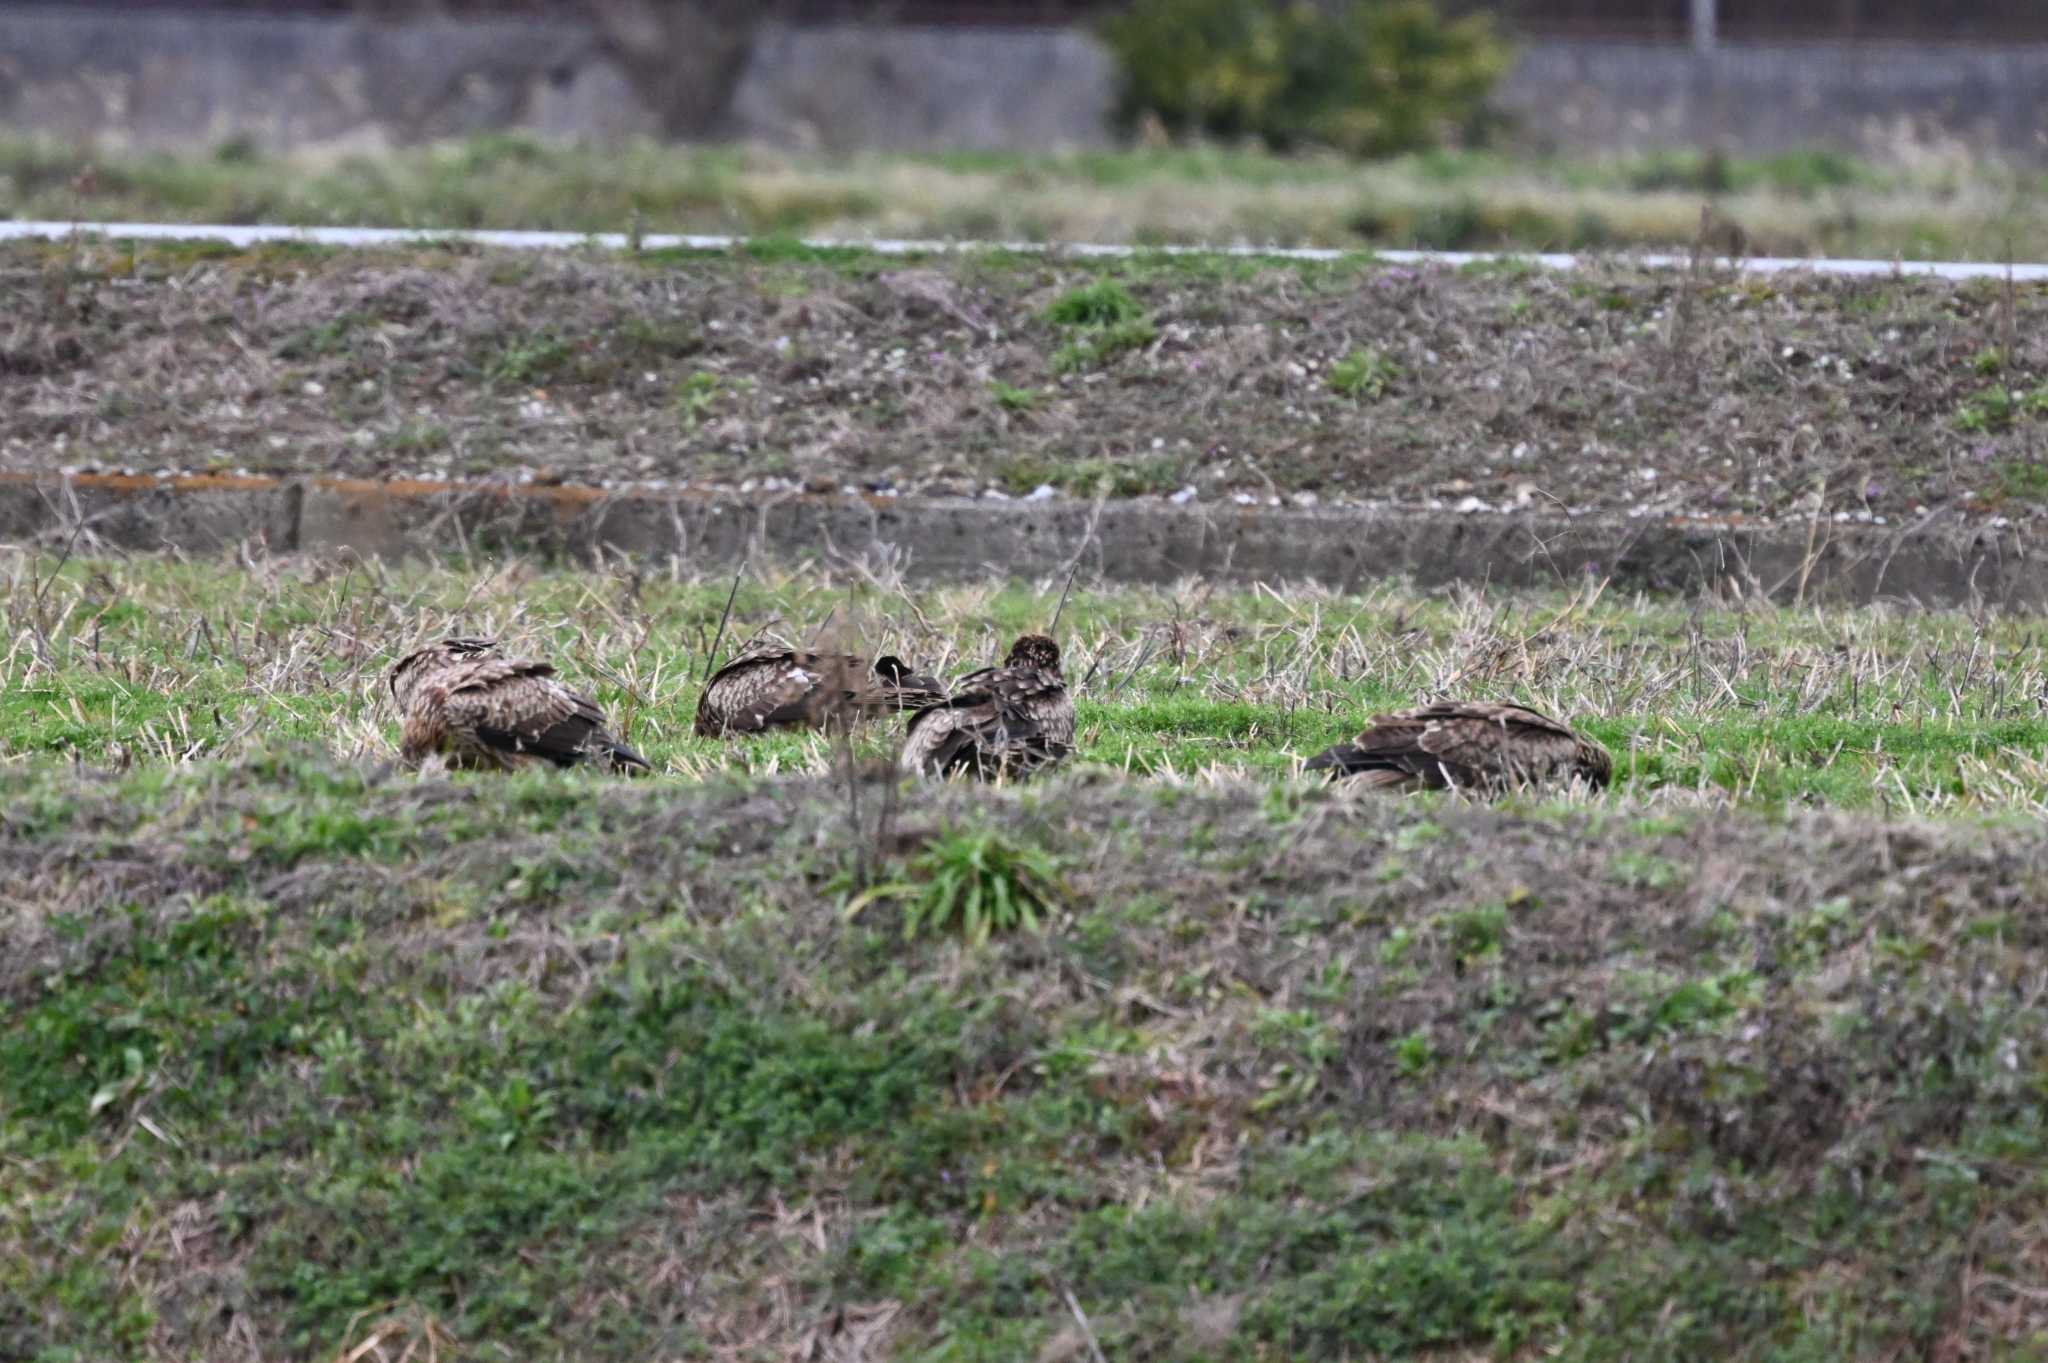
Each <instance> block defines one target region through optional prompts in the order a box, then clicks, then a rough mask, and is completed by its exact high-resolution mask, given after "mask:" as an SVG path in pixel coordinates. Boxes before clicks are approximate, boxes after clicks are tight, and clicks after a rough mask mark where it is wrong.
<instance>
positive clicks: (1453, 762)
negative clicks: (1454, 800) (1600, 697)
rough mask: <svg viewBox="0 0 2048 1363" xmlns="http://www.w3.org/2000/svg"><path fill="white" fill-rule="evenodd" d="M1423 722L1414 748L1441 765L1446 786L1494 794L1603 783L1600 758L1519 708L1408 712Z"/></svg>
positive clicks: (1452, 706) (1473, 705)
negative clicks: (1579, 781)
mask: <svg viewBox="0 0 2048 1363" xmlns="http://www.w3.org/2000/svg"><path fill="white" fill-rule="evenodd" d="M1408 714H1409V715H1410V716H1413V717H1416V718H1420V719H1421V720H1423V722H1424V728H1423V733H1422V737H1421V739H1420V746H1421V747H1422V749H1423V751H1425V752H1428V753H1431V754H1433V755H1435V756H1436V757H1437V758H1438V759H1439V761H1441V762H1442V763H1443V765H1444V769H1445V774H1446V775H1447V776H1448V777H1449V778H1450V780H1451V781H1452V783H1454V784H1458V785H1465V786H1475V787H1478V788H1481V789H1488V790H1500V789H1504V788H1506V787H1509V786H1519V785H1528V784H1534V783H1538V782H1544V781H1552V780H1559V779H1569V778H1571V777H1573V776H1575V775H1585V776H1588V777H1592V776H1593V773H1592V772H1591V771H1589V770H1585V769H1584V768H1586V767H1587V766H1589V765H1591V764H1590V763H1589V758H1590V756H1591V754H1594V753H1597V754H1598V756H1599V758H1600V759H1601V760H1600V761H1599V763H1598V764H1597V765H1598V766H1599V767H1600V768H1601V770H1600V772H1599V774H1598V776H1597V777H1596V778H1595V779H1597V780H1598V781H1599V782H1600V783H1601V784H1604V783H1605V780H1606V772H1605V767H1606V762H1605V758H1606V753H1605V751H1604V750H1601V749H1599V748H1598V747H1597V746H1596V745H1593V744H1589V743H1587V742H1586V740H1585V739H1583V738H1580V737H1579V735H1577V734H1576V733H1573V732H1572V730H1571V729H1570V728H1569V727H1568V726H1566V725H1564V724H1560V723H1559V722H1558V721H1556V720H1554V719H1552V718H1550V717H1549V716H1548V715H1544V714H1539V713H1537V712H1536V711H1534V710H1531V709H1528V708H1527V707H1526V706H1521V705H1505V704H1493V703H1486V702H1476V701H1464V702H1443V703H1440V704H1437V705H1432V706H1424V707H1422V708H1421V709H1420V710H1416V711H1409V712H1408Z"/></svg>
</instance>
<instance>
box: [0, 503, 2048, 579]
mask: <svg viewBox="0 0 2048 1363" xmlns="http://www.w3.org/2000/svg"><path fill="white" fill-rule="evenodd" d="M0 542H6V543H16V544H28V543H34V544H41V545H45V546H50V547H54V548H63V547H65V546H71V547H73V548H75V549H76V550H77V551H78V552H92V551H100V552H105V551H120V550H137V551H147V552H165V551H177V552H183V553H192V554H213V553H220V552H224V551H228V550H233V549H237V548H239V547H241V546H244V545H247V546H249V547H251V548H253V549H256V550H259V551H266V550H267V551H269V552H275V553H291V552H303V553H316V554H333V553H341V552H355V553H359V554H363V555H366V556H368V555H376V556H380V557H386V558H396V557H402V556H405V555H408V554H418V553H431V554H436V555H450V554H461V553H465V552H466V553H471V554H484V555H490V554H499V553H513V552H517V553H523V554H532V555H537V556H542V557H554V558H562V559H568V560H573V561H583V562H587V561H591V560H594V559H597V558H600V557H606V558H609V557H612V556H618V555H623V556H628V557H636V558H644V559H654V560H658V561H664V562H665V561H667V560H668V559H669V558H670V557H671V556H675V557H677V558H680V559H681V560H682V561H683V562H684V563H685V564H687V565H688V566H689V567H691V568H693V569H700V570H719V569H726V568H730V567H731V566H733V565H734V564H735V563H737V562H738V561H739V558H740V556H741V555H742V554H743V553H746V554H750V555H751V556H752V557H754V558H755V559H756V560H757V561H761V560H766V561H774V562H783V563H797V562H803V561H814V562H822V563H825V564H827V565H841V566H845V565H854V564H862V565H866V566H870V567H880V568H888V569H891V570H896V569H900V570H901V571H902V572H903V575H904V577H905V579H906V580H908V581H911V582H916V583H933V582H948V581H960V580H967V579H976V578H983V577H986V576H988V575H990V574H996V575H1001V576H1006V577H1023V578H1036V577H1049V576H1056V575H1059V574H1063V573H1065V572H1066V571H1067V569H1068V567H1069V565H1071V564H1073V563H1075V562H1077V561H1078V562H1079V564H1080V565H1081V571H1082V573H1083V576H1084V579H1085V580H1090V581H1101V582H1127V583H1170V582H1175V581H1179V580H1182V579H1185V578H1190V577H1198V578H1202V579H1205V580H1210V581H1220V582H1228V583H1251V582H1260V581H1263V582H1270V583H1282V582H1319V583H1322V584H1324V585H1326V586H1329V587H1333V588H1356V587H1359V586H1362V585H1364V584H1367V583H1370V582H1374V581H1378V580H1382V579H1388V578H1406V579H1409V580H1412V581H1414V582H1416V583H1418V584H1420V585H1423V586H1435V585H1442V584H1447V583H1453V582H1478V583H1494V584H1498V585H1501V586H1504V587H1524V586H1543V585H1556V584H1559V583H1567V584H1573V583H1578V582H1582V581H1585V580H1587V579H1588V578H1606V579H1608V580H1609V581H1611V582H1612V584H1613V585H1614V586H1616V587H1618V588H1621V589H1625V590H1634V589H1638V588H1640V589H1643V590H1648V591H1656V592H1675V593H1713V594H1717V595H1739V596H1743V597H1748V598H1763V597H1768V598H1770V599H1773V600H1778V601H1793V600H1804V601H1809V602H1812V601H1830V602H1839V603H1863V602H1869V601H1876V600H1892V601H1899V602H1904V603H1910V604H1918V605H1925V606H1958V605H1968V606H1974V605H1991V606H2001V607H2006V608H2011V609H2021V610H2039V609H2042V608H2044V607H2048V558H2043V557H2038V556H2030V555H2029V554H2028V552H2027V546H2026V544H2025V543H2024V541H2023V540H2022V539H2021V538H2020V536H2018V535H2017V534H2016V533H2014V532H2011V531H1993V530H1978V529H1971V528H1968V527H1961V526H1954V525H1944V524H1939V523H1927V524H1923V525H1920V526H1918V527H1912V528H1906V529H1898V530H1886V529H1881V528H1872V527H1844V526H1837V525H1832V524H1820V525H1816V526H1811V527H1809V526H1781V527H1770V528H1727V529H1720V528H1711V527H1705V526H1700V525H1696V524H1691V523H1675V524H1666V523H1661V522H1655V521H1638V522H1625V523H1611V522H1610V523H1600V522H1590V521H1586V520H1583V519H1581V520H1566V519H1564V518H1561V517H1542V516H1529V517H1520V516H1516V517H1509V516H1462V515H1454V514H1449V513H1391V512H1368V511H1356V510H1327V511H1324V510H1310V511H1300V510H1277V509H1273V508H1264V507H1261V508H1252V507H1236V506H1230V507H1221V506H1200V505H1190V506H1170V505H1165V504H1161V503H1158V502H1110V503H1105V504H1102V505H1101V506H1099V507H1096V506H1087V505H1081V504H1077V503H1062V502H1048V503H1019V502H992V501H972V500H912V499H899V498H846V497H810V496H786V497H780V498H775V499H771V500H767V501H745V500H740V499H736V498H727V497H717V496H708V495H694V494H680V495H675V496H649V495H612V494H607V493H604V492H601V491H599V490H597V489H591V488H576V487H560V488H539V487H529V488H517V489H508V488H506V487H503V486H488V485H476V486H460V485H448V484H438V483H370V482H353V481H346V480H334V479H311V480H291V481H277V480H272V479H263V478H184V479H173V480H158V479H152V478H134V477H113V476H90V477H80V478H76V479H69V480H66V479H60V478H56V477H48V478H38V477H35V476H32V475H26V474H8V475H0Z"/></svg>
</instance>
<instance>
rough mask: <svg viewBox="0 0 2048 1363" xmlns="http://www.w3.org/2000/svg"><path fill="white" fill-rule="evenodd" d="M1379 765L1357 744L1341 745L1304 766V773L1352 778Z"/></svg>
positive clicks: (1323, 752) (1320, 753)
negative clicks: (1315, 772)
mask: <svg viewBox="0 0 2048 1363" xmlns="http://www.w3.org/2000/svg"><path fill="white" fill-rule="evenodd" d="M1375 765H1378V764H1376V763H1375V762H1373V761H1372V759H1370V758H1368V757H1367V756H1366V755H1365V753H1364V751H1363V750H1362V749H1360V748H1359V746H1358V745H1357V744H1356V743H1339V744H1337V745H1336V746H1335V747H1331V748H1325V749H1323V750H1322V751H1321V752H1319V753H1317V754H1316V755H1315V756H1314V757H1311V758H1310V759H1309V760H1308V761H1306V762H1304V763H1303V764H1302V767H1301V769H1302V770H1303V771H1321V772H1328V773H1329V774H1330V776H1331V777H1333V778H1334V777H1338V776H1351V775H1354V774H1356V773H1358V772H1361V771H1364V770H1366V769H1367V768H1369V767H1372V766H1375Z"/></svg>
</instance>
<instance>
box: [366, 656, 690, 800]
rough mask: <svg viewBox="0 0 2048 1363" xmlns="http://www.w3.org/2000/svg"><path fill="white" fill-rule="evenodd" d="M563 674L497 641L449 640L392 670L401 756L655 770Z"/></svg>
mask: <svg viewBox="0 0 2048 1363" xmlns="http://www.w3.org/2000/svg"><path fill="white" fill-rule="evenodd" d="M554 674H555V669H554V668H553V667H552V666H551V665H550V664H547V663H542V662H535V661H533V660H532V659H530V658H512V657H506V656H504V655H503V654H500V653H498V652H497V645H496V644H495V643H494V642H493V641H491V640H488V639H444V640H442V641H441V642H440V643H438V644H434V645H431V646H429V647H427V648H424V649H421V650H420V651H419V652H417V653H414V654H411V655H409V656H407V657H405V658H403V659H401V660H400V661H399V663H398V665H397V666H396V667H394V668H392V670H391V696H392V699H393V701H394V702H396V703H397V705H398V711H399V716H400V720H401V738H400V744H399V756H400V757H401V758H403V759H404V760H405V762H406V763H407V764H408V765H411V766H418V765H420V764H421V763H422V762H425V761H426V760H427V759H428V758H430V757H438V758H439V759H440V760H441V761H442V762H443V763H444V764H446V765H447V766H450V767H456V768H469V769H479V770H492V771H508V770H511V769H513V768H515V767H521V766H527V765H531V764H532V763H535V762H546V763H549V764H551V765H553V766H557V767H573V766H578V765H581V764H583V763H586V762H596V763H603V764H605V765H607V766H609V767H610V768H611V769H612V770H613V771H615V772H623V773H629V774H633V775H638V774H641V773H644V772H647V771H651V770H652V768H651V767H650V766H649V765H648V763H647V759H645V758H644V757H642V756H640V754H639V753H637V752H634V751H633V750H632V749H631V748H629V747H627V746H626V745H625V744H623V743H621V742H620V741H619V740H618V739H616V738H614V737H613V736H612V734H611V731H610V729H608V728H607V727H606V725H605V721H604V713H603V711H601V710H599V709H598V708H597V704H596V702H594V701H592V700H591V699H590V698H589V697H588V696H585V695H583V694H581V693H580V692H576V691H572V690H570V689H569V688H568V687H566V686H564V685H563V684H562V683H561V682H559V681H556V680H555V675H554Z"/></svg>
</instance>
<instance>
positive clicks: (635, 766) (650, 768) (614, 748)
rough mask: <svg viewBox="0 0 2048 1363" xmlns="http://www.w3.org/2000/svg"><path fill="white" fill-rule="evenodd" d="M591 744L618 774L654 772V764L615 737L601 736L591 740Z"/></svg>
mask: <svg viewBox="0 0 2048 1363" xmlns="http://www.w3.org/2000/svg"><path fill="white" fill-rule="evenodd" d="M591 746H593V747H595V748H596V749H597V751H598V752H600V753H602V754H603V755H604V758H605V760H606V761H607V762H609V763H611V768H612V770H613V771H614V772H616V773H617V774H619V775H620V776H651V775H653V774H654V764H653V763H652V762H649V761H648V760H647V759H646V758H644V757H642V756H641V755H640V754H639V753H637V752H634V751H633V750H632V749H631V748H629V747H627V746H626V745H625V744H623V743H621V742H619V740H618V739H616V738H611V737H609V736H606V737H601V738H598V739H595V740H593V742H592V745H591Z"/></svg>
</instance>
